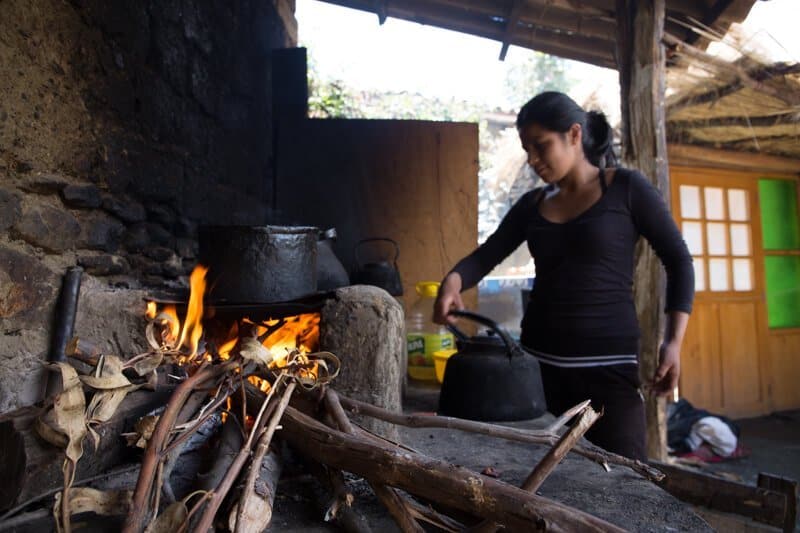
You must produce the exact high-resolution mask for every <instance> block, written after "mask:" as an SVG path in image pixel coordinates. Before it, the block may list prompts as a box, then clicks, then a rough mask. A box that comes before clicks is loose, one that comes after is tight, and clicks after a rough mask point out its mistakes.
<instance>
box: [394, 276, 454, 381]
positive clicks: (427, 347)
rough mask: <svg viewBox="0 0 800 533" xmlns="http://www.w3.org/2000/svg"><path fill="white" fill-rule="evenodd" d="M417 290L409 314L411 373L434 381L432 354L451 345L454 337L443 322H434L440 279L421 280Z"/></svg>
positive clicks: (407, 328) (407, 337) (407, 329)
mask: <svg viewBox="0 0 800 533" xmlns="http://www.w3.org/2000/svg"><path fill="white" fill-rule="evenodd" d="M416 290H417V295H418V296H419V298H418V299H417V301H416V302H415V303H414V305H412V306H411V308H410V309H409V312H408V314H407V315H406V340H407V342H406V347H407V350H408V375H409V377H411V378H412V379H416V380H421V381H434V380H435V379H436V368H435V366H436V365H435V361H434V357H433V354H434V353H435V352H436V351H439V350H448V349H452V347H453V345H454V344H455V338H454V337H453V335H452V333H449V332H448V331H447V329H446V328H445V327H444V326H442V325H440V324H435V323H434V322H433V304H434V302H435V301H436V294H437V293H438V292H439V282H437V281H421V282H419V283H417V285H416Z"/></svg>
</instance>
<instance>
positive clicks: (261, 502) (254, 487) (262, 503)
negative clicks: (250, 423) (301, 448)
mask: <svg viewBox="0 0 800 533" xmlns="http://www.w3.org/2000/svg"><path fill="white" fill-rule="evenodd" d="M268 437H269V435H268V433H266V432H265V433H263V434H262V435H261V438H260V439H259V441H258V445H257V446H256V451H255V453H254V454H253V459H252V461H251V462H250V469H249V471H248V473H247V480H246V481H245V486H244V488H243V489H242V494H241V496H239V502H238V504H237V505H236V507H235V508H234V509H233V511H231V515H230V519H229V522H228V528H229V529H230V530H231V531H234V532H235V533H240V532H242V533H261V531H264V530H265V529H266V528H267V527H268V526H269V524H270V522H272V508H273V505H274V503H275V493H276V489H277V487H278V479H279V478H280V477H281V470H282V468H283V463H282V462H281V458H280V455H279V454H278V452H277V451H276V450H275V449H274V448H273V447H271V446H270V442H269V440H268Z"/></svg>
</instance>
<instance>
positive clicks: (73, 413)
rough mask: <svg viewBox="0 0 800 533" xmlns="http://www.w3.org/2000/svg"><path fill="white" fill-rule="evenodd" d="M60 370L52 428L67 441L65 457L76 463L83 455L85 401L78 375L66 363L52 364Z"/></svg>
mask: <svg viewBox="0 0 800 533" xmlns="http://www.w3.org/2000/svg"><path fill="white" fill-rule="evenodd" d="M53 365H56V366H58V368H59V369H60V370H61V382H62V383H63V390H62V391H61V392H60V393H59V394H58V395H57V396H56V399H55V402H54V404H53V411H54V414H55V424H54V425H53V428H54V429H55V430H56V431H59V432H60V433H63V434H64V435H66V436H67V438H68V439H69V441H68V443H67V447H66V455H67V458H68V459H69V460H71V461H72V462H73V463H77V462H78V459H80V458H81V455H82V454H83V439H84V437H86V420H85V418H84V412H85V411H86V399H85V398H84V396H83V386H82V385H81V381H80V379H78V373H77V372H75V369H74V368H72V366H70V365H69V364H67V363H53Z"/></svg>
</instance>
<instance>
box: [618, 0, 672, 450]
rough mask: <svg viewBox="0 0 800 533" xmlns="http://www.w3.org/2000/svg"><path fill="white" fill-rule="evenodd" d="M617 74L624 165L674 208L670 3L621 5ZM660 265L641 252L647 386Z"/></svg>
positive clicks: (655, 348) (659, 403)
mask: <svg viewBox="0 0 800 533" xmlns="http://www.w3.org/2000/svg"><path fill="white" fill-rule="evenodd" d="M616 13H617V25H618V31H617V69H618V70H619V76H620V89H621V91H622V94H621V96H622V98H621V103H622V159H623V161H625V163H626V164H628V165H630V166H632V167H634V168H637V169H639V170H641V171H642V172H643V173H644V175H645V176H647V177H648V178H649V179H650V180H651V181H652V183H653V184H654V185H655V187H656V188H657V189H658V190H659V191H660V192H661V194H662V195H663V196H664V199H665V201H666V202H667V204H669V168H668V166H667V140H666V127H665V118H664V116H665V113H664V88H665V85H666V63H665V54H664V46H663V44H662V42H661V41H662V37H663V35H664V18H665V0H653V1H652V2H639V1H638V0H617V10H616ZM662 293H663V275H662V272H661V263H660V262H659V259H658V257H657V256H656V254H655V252H654V251H653V249H652V248H651V247H650V246H645V245H643V243H642V242H641V241H640V243H639V246H637V247H636V267H635V270H634V301H635V303H636V312H637V315H638V318H639V327H640V329H641V332H642V337H641V353H640V354H639V362H640V373H641V377H642V380H643V381H644V382H647V381H649V380H650V379H652V377H653V376H654V375H655V372H656V369H657V368H658V365H659V362H660V361H659V348H660V340H661V332H662V329H663V325H664V318H663V316H662V311H661V310H662V309H663V305H662V302H663V295H662ZM645 408H646V413H647V454H648V456H649V457H650V458H653V459H660V460H663V459H665V458H666V456H667V431H666V427H667V424H666V421H667V417H666V404H665V401H664V399H663V398H660V397H657V396H655V395H648V397H647V398H646V401H645Z"/></svg>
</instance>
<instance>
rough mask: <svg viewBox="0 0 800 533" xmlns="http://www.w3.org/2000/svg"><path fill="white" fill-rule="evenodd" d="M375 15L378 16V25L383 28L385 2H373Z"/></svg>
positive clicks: (376, 0)
mask: <svg viewBox="0 0 800 533" xmlns="http://www.w3.org/2000/svg"><path fill="white" fill-rule="evenodd" d="M375 13H376V14H377V15H378V24H380V25H381V26H383V23H384V22H386V16H387V15H386V0H375Z"/></svg>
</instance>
